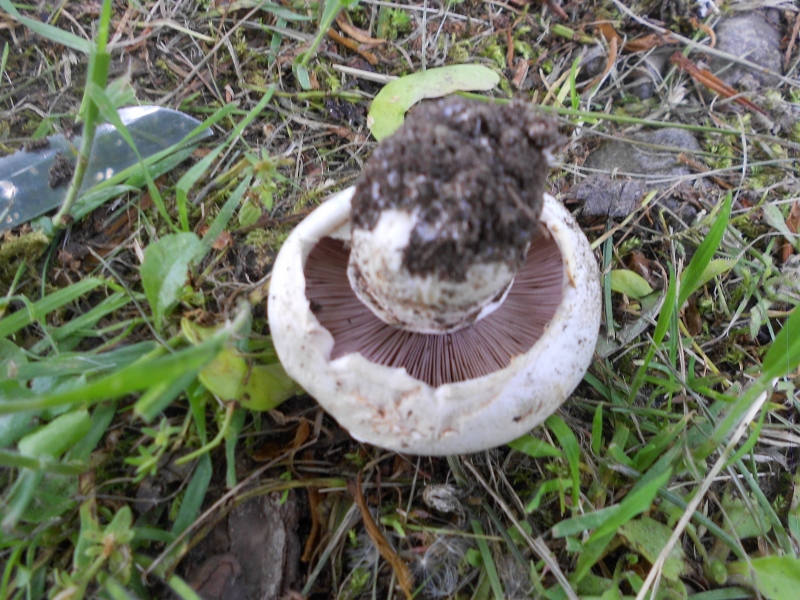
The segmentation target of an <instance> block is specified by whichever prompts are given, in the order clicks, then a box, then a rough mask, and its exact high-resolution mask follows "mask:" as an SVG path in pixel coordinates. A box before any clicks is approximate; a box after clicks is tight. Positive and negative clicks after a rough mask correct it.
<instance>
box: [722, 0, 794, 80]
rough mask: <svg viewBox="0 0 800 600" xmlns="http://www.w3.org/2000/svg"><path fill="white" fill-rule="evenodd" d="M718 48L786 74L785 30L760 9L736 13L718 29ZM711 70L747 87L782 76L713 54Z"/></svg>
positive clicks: (724, 20)
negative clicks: (782, 39)
mask: <svg viewBox="0 0 800 600" xmlns="http://www.w3.org/2000/svg"><path fill="white" fill-rule="evenodd" d="M715 33H716V35H717V46H716V47H717V49H718V50H722V51H723V52H727V53H728V54H733V55H734V56H738V57H740V58H745V59H747V60H749V61H750V62H752V63H755V64H757V65H760V66H762V67H765V68H767V69H769V70H770V71H772V72H774V73H780V74H783V68H782V61H781V32H780V31H779V30H778V29H777V28H776V27H775V26H774V25H773V24H772V23H770V21H769V20H768V19H767V16H766V15H765V14H763V13H762V12H759V11H753V12H746V13H740V14H737V15H734V16H732V17H729V18H727V19H723V20H722V21H720V22H719V24H718V25H717V27H716V29H715ZM710 65H711V70H712V71H713V72H714V74H716V76H717V77H719V78H720V79H722V81H724V82H725V83H727V84H728V85H731V86H737V87H740V88H744V89H754V88H758V87H770V86H774V85H777V84H778V83H779V81H780V80H779V79H778V78H777V77H775V76H772V75H768V74H766V73H762V72H760V71H756V70H753V69H750V68H749V67H745V66H743V65H740V64H738V63H733V62H731V61H728V60H725V59H723V58H718V57H712V59H711V61H710Z"/></svg>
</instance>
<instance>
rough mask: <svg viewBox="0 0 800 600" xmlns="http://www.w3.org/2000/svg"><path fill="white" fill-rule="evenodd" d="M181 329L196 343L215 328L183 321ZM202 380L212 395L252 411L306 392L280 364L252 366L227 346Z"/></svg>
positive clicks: (208, 335) (205, 370)
mask: <svg viewBox="0 0 800 600" xmlns="http://www.w3.org/2000/svg"><path fill="white" fill-rule="evenodd" d="M181 329H182V330H183V332H184V335H186V337H187V338H188V339H189V340H190V341H191V342H192V343H198V342H200V341H202V340H205V339H208V338H209V337H210V336H211V335H213V333H214V332H215V328H213V327H201V326H199V325H196V324H194V323H192V322H191V321H189V320H188V319H183V320H182V321H181ZM198 379H199V380H200V383H202V384H203V385H204V386H205V387H206V389H208V390H209V391H210V392H211V393H213V394H214V395H216V396H217V397H219V398H220V399H222V400H223V401H225V400H237V401H239V402H240V403H241V405H242V406H243V407H244V408H247V409H249V410H259V411H261V410H272V409H273V408H275V407H276V406H278V405H279V404H281V403H282V402H284V401H285V400H288V399H289V398H291V397H292V396H295V395H296V394H298V393H299V392H301V391H302V388H300V386H298V385H297V384H296V383H295V382H294V380H293V379H292V378H291V377H289V375H287V374H286V371H284V369H283V366H282V365H281V364H280V363H273V364H268V365H259V364H255V365H254V364H252V360H249V361H248V360H246V359H245V358H244V356H243V355H242V353H241V352H239V351H238V350H237V349H236V348H235V347H233V346H230V345H229V346H226V347H224V348H223V349H222V350H220V352H219V354H217V356H216V357H215V358H214V360H212V361H211V362H210V363H208V364H207V365H206V366H205V367H204V368H203V369H202V370H201V371H200V373H199V375H198Z"/></svg>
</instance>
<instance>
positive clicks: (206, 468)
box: [172, 454, 214, 536]
mask: <svg viewBox="0 0 800 600" xmlns="http://www.w3.org/2000/svg"><path fill="white" fill-rule="evenodd" d="M213 470H214V469H213V467H212V466H211V456H209V455H208V454H203V455H202V456H201V457H200V458H199V460H198V461H197V467H196V468H195V470H194V473H193V474H192V479H191V481H189V485H188V486H186V493H185V494H184V496H183V500H182V501H181V507H180V509H179V510H178V516H177V517H176V518H175V523H174V524H173V525H172V534H173V535H176V536H177V535H180V534H181V533H183V532H184V531H185V530H186V528H187V527H189V525H191V524H192V523H193V522H194V520H195V519H196V518H197V515H198V514H199V513H200V509H201V508H202V506H203V500H205V497H206V491H207V490H208V484H209V483H211V475H212V473H213Z"/></svg>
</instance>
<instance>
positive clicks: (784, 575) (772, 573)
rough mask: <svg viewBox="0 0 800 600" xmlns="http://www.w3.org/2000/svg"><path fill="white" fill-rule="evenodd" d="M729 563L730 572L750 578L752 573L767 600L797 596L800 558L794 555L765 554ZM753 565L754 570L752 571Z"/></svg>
mask: <svg viewBox="0 0 800 600" xmlns="http://www.w3.org/2000/svg"><path fill="white" fill-rule="evenodd" d="M749 563H750V564H749V565H748V563H746V562H734V563H731V564H730V565H728V572H729V573H730V574H738V575H742V576H743V577H744V578H745V579H749V578H750V576H751V573H752V576H753V578H754V579H755V586H756V588H757V589H758V591H759V592H760V593H761V594H762V595H763V596H764V597H765V598H767V600H787V599H789V598H797V593H798V589H799V588H800V559H798V558H795V557H793V556H765V557H762V558H751V559H750V561H749ZM751 567H752V571H751Z"/></svg>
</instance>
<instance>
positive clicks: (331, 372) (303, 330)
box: [268, 188, 601, 455]
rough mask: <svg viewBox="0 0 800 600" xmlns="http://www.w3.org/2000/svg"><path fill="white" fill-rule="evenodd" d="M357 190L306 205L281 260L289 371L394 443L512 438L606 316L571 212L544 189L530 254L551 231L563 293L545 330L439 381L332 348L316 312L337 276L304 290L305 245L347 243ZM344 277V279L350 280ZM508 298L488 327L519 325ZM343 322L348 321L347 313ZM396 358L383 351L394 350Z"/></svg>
mask: <svg viewBox="0 0 800 600" xmlns="http://www.w3.org/2000/svg"><path fill="white" fill-rule="evenodd" d="M353 191H354V190H353V188H348V189H347V190H344V191H343V192H340V193H338V194H335V195H334V196H332V197H331V198H330V199H328V200H327V201H326V202H325V203H323V204H322V205H321V206H320V207H319V208H317V209H316V210H315V211H314V212H313V213H312V214H311V215H309V217H307V218H306V219H305V220H304V221H303V222H302V223H301V224H300V225H299V226H298V227H297V228H296V229H295V230H294V231H293V232H292V234H291V235H290V236H289V238H288V239H287V240H286V242H285V243H284V245H283V247H282V248H281V251H280V253H279V255H278V257H277V259H276V261H275V265H274V267H273V271H272V281H271V283H270V292H269V304H268V312H269V321H270V330H271V334H272V339H273V343H274V345H275V349H276V351H277V352H278V356H279V357H280V359H281V362H282V363H283V366H284V367H285V369H286V371H287V372H288V373H289V375H290V376H292V377H293V378H294V379H295V380H297V381H298V383H300V385H302V386H303V387H304V388H305V389H306V391H307V392H308V393H309V394H311V395H312V396H313V397H314V398H316V399H317V401H318V402H319V403H320V404H321V405H322V406H323V407H324V408H325V409H326V410H327V411H328V412H329V413H330V414H331V415H333V416H334V418H336V420H337V421H338V422H339V424H340V425H342V427H344V428H345V429H347V430H348V431H349V432H350V434H351V435H352V436H353V437H355V438H356V439H358V440H362V441H365V442H369V443H371V444H375V445H377V446H381V447H384V448H389V449H392V450H396V451H398V452H405V453H411V454H429V455H445V454H457V453H466V452H476V451H479V450H483V449H487V448H492V447H495V446H499V445H502V444H504V443H507V442H509V441H511V440H513V439H515V438H517V437H519V436H520V435H523V434H524V433H526V432H528V431H529V430H530V429H531V428H532V427H534V426H536V425H538V424H539V423H541V422H542V421H544V420H545V419H546V418H547V417H548V416H549V415H550V414H552V413H553V412H554V411H555V410H556V409H557V408H558V407H559V406H560V405H561V403H562V402H564V401H565V400H566V399H567V397H568V396H569V395H570V394H571V393H572V391H573V389H574V388H575V387H576V386H577V385H578V383H579V382H580V381H581V379H582V378H583V375H584V373H585V372H586V369H587V368H588V366H589V364H590V363H591V360H592V355H593V352H594V347H595V343H596V340H597V335H598V331H599V327H600V312H601V301H600V280H599V273H598V268H597V263H596V261H595V259H594V256H593V254H592V251H591V247H590V246H589V243H588V241H587V239H586V237H585V236H584V234H583V233H582V232H581V230H580V229H579V227H578V225H577V224H576V223H575V221H574V220H573V218H572V216H571V215H570V214H569V212H568V211H567V210H566V209H565V208H564V207H563V206H562V205H561V204H560V203H559V202H558V201H557V200H555V199H554V198H553V197H552V196H549V195H545V197H544V207H543V209H542V212H541V215H540V223H541V225H542V226H543V227H544V228H545V229H546V230H547V232H548V233H549V236H550V239H549V240H547V239H545V240H544V241H542V243H541V244H538V243H537V242H536V241H534V242H533V243H532V244H531V250H530V252H529V254H528V256H529V260H528V264H529V263H531V262H532V260H531V258H534V254H535V253H536V252H537V248H538V246H542V245H545V244H547V243H549V242H550V241H552V242H554V243H555V246H553V247H556V246H557V249H558V251H559V252H560V254H561V265H562V266H561V269H560V272H561V273H560V277H559V278H558V279H560V285H561V301H560V303H558V304H557V305H555V306H554V307H553V310H552V311H551V312H552V316H549V313H548V316H549V318H547V319H546V320H545V322H544V323H542V324H541V326H537V327H538V329H540V330H541V336H540V337H539V339H538V340H537V341H536V342H535V343H534V344H533V345H532V346H531V347H530V348H529V349H527V350H525V351H524V352H512V353H511V354H510V356H509V357H507V358H502V357H501V358H500V359H498V360H499V362H500V363H507V364H506V365H505V366H503V367H502V368H498V369H496V370H490V371H489V372H487V373H486V374H484V375H481V376H476V377H471V378H466V379H463V378H462V379H460V380H459V378H458V377H456V378H455V379H456V380H454V381H453V382H450V383H443V384H432V383H428V382H426V379H427V380H430V378H428V377H426V376H424V375H420V376H419V377H415V376H412V375H410V374H409V371H408V369H407V368H406V367H395V366H387V365H386V364H380V362H379V361H375V360H371V359H370V358H367V357H365V356H364V354H367V355H371V352H367V351H364V352H363V353H362V352H361V351H348V350H347V349H346V348H345V349H343V350H342V349H339V350H337V349H336V348H335V345H336V342H337V340H336V339H335V336H334V335H333V334H332V333H331V331H330V330H329V329H328V328H326V327H324V326H323V325H322V323H321V322H320V319H321V318H323V317H324V316H325V315H326V312H327V311H329V308H328V307H326V306H325V304H324V302H327V299H328V298H330V299H331V302H332V303H333V302H335V301H337V300H336V296H337V294H339V295H341V294H342V293H343V292H342V289H341V287H335V286H330V289H321V290H317V294H318V295H317V296H316V298H318V299H320V300H309V295H308V293H307V288H308V287H309V286H312V285H316V284H315V283H314V282H312V281H311V279H312V277H311V276H309V278H308V279H309V281H307V277H306V271H307V270H309V269H311V264H307V261H308V259H309V256H310V255H311V254H312V252H315V251H316V252H318V253H320V254H323V255H324V254H326V253H330V252H334V251H338V252H340V253H342V252H344V250H341V249H342V248H344V245H343V242H342V240H348V239H349V237H350V226H349V220H350V205H351V199H352V197H353ZM540 237H542V238H544V237H545V236H540ZM534 246H536V248H535V247H534ZM336 248H339V250H336ZM346 259H347V257H346V255H345V257H344V260H345V261H346ZM533 262H535V258H534V261H533ZM343 265H346V262H344V263H343ZM345 268H346V267H345V266H343V267H342V269H343V270H344V269H345ZM309 272H310V271H309ZM522 279H523V273H522V270H521V271H520V273H519V274H518V276H517V279H516V280H515V282H514V283H513V284H512V286H511V289H510V291H509V300H508V301H507V302H506V303H504V304H503V307H505V306H506V305H509V304H510V303H511V296H512V294H514V292H515V288H516V287H517V286H522V285H523V283H522V281H521V280H522ZM346 287H347V289H349V285H347V286H346ZM533 287H535V285H534V286H533ZM321 301H322V302H323V303H322V305H320V302H321ZM342 301H343V302H344V301H345V300H342ZM539 304H540V303H539V302H537V301H535V300H532V301H531V303H530V307H529V310H528V309H526V310H525V311H523V312H525V313H527V314H528V316H529V318H530V320H536V319H537V318H538V317H537V312H538V311H539V310H540V309H541V308H543V307H541V306H539ZM503 307H501V308H500V309H498V310H497V311H495V313H493V314H492V315H491V316H490V317H487V318H486V319H483V320H482V321H481V323H485V324H486V325H485V327H484V329H487V328H491V327H492V324H491V320H492V319H493V318H495V317H496V318H497V319H498V320H499V319H501V318H507V319H510V322H512V323H514V322H517V323H519V326H520V328H522V327H523V326H524V323H523V322H522V321H521V320H522V319H524V315H522V314H514V315H511V316H510V317H503V315H502V314H501V313H502V310H503ZM509 310H510V309H509ZM517 310H519V306H518V308H517ZM315 311H316V312H317V313H318V314H319V316H320V318H318V317H317V315H316V314H315ZM366 312H369V311H366ZM370 314H371V313H370ZM340 327H341V328H342V329H346V328H348V324H347V323H345V324H342V325H341V326H340ZM354 327H355V325H354ZM385 327H388V326H385ZM458 333H460V332H456V334H441V335H438V336H435V339H436V343H437V344H438V343H441V344H444V345H447V343H448V340H453V339H455V338H454V337H453V336H455V335H457V334H458ZM490 333H491V332H490ZM496 335H497V336H498V337H503V336H506V335H508V334H506V333H502V332H501V333H499V334H496ZM390 354H393V355H396V354H397V351H396V350H392V351H391V352H390ZM334 355H335V356H334ZM395 358H397V357H396V356H387V357H384V358H382V359H381V360H384V362H387V361H388V362H391V361H392V360H394V359H395ZM465 372H469V368H467V369H466V371H465Z"/></svg>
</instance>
